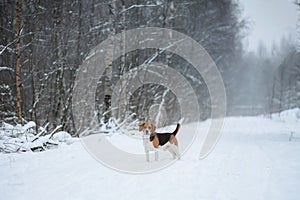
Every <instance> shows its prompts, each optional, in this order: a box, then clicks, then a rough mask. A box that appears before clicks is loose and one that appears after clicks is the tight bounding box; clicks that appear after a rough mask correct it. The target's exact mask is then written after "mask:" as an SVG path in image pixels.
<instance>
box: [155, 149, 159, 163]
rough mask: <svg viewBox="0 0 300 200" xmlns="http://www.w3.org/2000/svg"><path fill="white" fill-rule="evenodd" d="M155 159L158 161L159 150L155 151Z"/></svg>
mask: <svg viewBox="0 0 300 200" xmlns="http://www.w3.org/2000/svg"><path fill="white" fill-rule="evenodd" d="M155 161H158V151H155Z"/></svg>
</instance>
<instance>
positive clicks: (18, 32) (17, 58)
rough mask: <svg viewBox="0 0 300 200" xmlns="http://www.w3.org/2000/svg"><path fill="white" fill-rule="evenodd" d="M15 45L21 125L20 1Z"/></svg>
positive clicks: (18, 106) (18, 2) (18, 108)
mask: <svg viewBox="0 0 300 200" xmlns="http://www.w3.org/2000/svg"><path fill="white" fill-rule="evenodd" d="M16 25H17V43H16V89H17V115H18V124H22V108H21V66H20V56H21V50H20V32H21V0H18V1H17V23H16Z"/></svg>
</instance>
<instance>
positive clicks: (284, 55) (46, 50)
mask: <svg viewBox="0 0 300 200" xmlns="http://www.w3.org/2000/svg"><path fill="white" fill-rule="evenodd" d="M295 6H296V5H295ZM242 11H243V10H242V8H241V6H240V4H239V2H238V1H234V0H218V1H206V0H126V1H125V0H84V1H83V0H74V1H68V0H43V1H39V0H1V2H0V15H1V16H0V20H1V25H0V32H1V34H0V35H1V40H0V120H1V122H6V123H10V124H17V123H19V124H22V123H26V122H28V121H34V122H35V123H36V124H37V127H40V126H42V127H45V125H47V126H46V127H47V129H49V130H52V129H54V128H55V127H57V126H59V125H61V126H62V129H63V130H65V131H68V132H70V133H72V134H73V135H74V136H75V135H76V134H77V133H76V124H74V119H73V115H72V97H73V88H74V84H75V79H76V73H77V72H78V69H79V67H80V66H81V65H82V63H83V62H84V60H85V59H86V58H87V57H88V55H89V53H90V51H91V49H93V48H94V47H96V46H97V45H98V44H100V43H101V42H102V41H104V40H106V39H107V38H108V37H110V36H113V35H116V34H119V33H122V32H124V31H126V30H131V29H136V28H145V27H159V28H166V29H172V30H175V31H178V32H180V33H183V34H185V35H187V36H189V37H191V38H192V39H194V40H195V41H197V42H198V43H199V44H201V46H202V47H203V48H204V49H205V50H206V51H207V52H208V53H209V55H210V56H211V58H212V59H213V60H214V62H215V63H216V65H217V66H218V69H219V71H220V73H221V75H222V79H223V82H224V85H225V89H226V96H227V115H228V116H233V115H258V114H263V115H270V116H271V114H272V113H275V112H280V111H283V110H286V109H290V108H295V107H299V106H300V56H299V54H300V50H299V49H300V48H299V44H298V47H297V42H296V41H294V40H292V39H290V38H288V37H287V38H282V40H281V43H280V44H279V45H276V44H274V45H273V47H272V49H271V51H268V50H267V49H266V47H265V46H264V45H263V44H261V45H260V46H259V48H258V50H257V52H247V51H245V49H244V47H243V45H242V39H243V38H244V37H246V36H247V33H248V31H249V29H250V24H249V21H248V20H247V19H244V18H243V17H242V15H241V13H242ZM127 37H130V35H124V40H125V39H126V38H127ZM123 48H126V46H124V47H123ZM297 48H298V49H297ZM107 51H110V54H111V57H110V58H109V59H110V60H109V61H110V62H109V64H108V65H107V66H106V67H105V71H104V73H103V75H102V76H101V77H99V81H98V85H97V91H96V95H95V96H96V97H95V98H96V104H95V105H94V106H95V108H96V111H97V113H96V118H97V121H98V123H99V126H103V125H105V124H107V123H108V122H109V121H110V119H112V118H114V119H117V122H118V123H120V124H122V123H123V122H124V121H126V122H128V123H129V122H132V121H134V120H149V119H150V117H151V116H150V115H152V118H153V115H158V113H160V115H163V116H158V117H154V118H155V119H156V120H157V121H162V120H161V119H162V118H164V119H167V120H164V121H163V122H161V124H160V126H165V125H168V124H171V123H174V121H176V120H178V118H179V117H180V116H179V115H180V113H179V111H178V109H179V108H178V107H179V106H178V101H177V99H176V96H175V95H174V93H172V91H169V90H168V88H166V87H164V86H161V85H158V84H146V85H144V86H143V87H140V88H138V89H137V90H136V91H135V92H134V93H133V94H128V95H131V96H130V102H128V108H127V116H123V115H118V113H117V114H114V113H113V112H112V110H114V109H115V108H113V107H112V105H111V96H112V90H113V86H114V85H115V84H116V83H117V82H118V81H119V80H120V77H121V76H122V74H124V73H126V72H128V71H130V70H132V69H135V68H136V67H138V66H140V65H141V64H143V63H147V64H151V63H154V62H160V63H163V64H165V65H168V66H170V67H171V68H173V69H175V70H176V71H178V72H179V73H180V74H182V75H183V76H184V77H185V78H186V80H188V82H189V83H190V85H191V86H192V88H193V89H194V91H196V92H195V93H196V95H197V100H198V103H199V105H200V106H201V113H199V115H200V118H201V119H202V120H205V119H207V118H210V116H211V102H210V95H209V91H208V89H207V86H206V83H205V81H203V77H201V75H200V74H198V73H197V72H195V70H194V69H193V67H192V66H191V64H190V63H188V62H187V61H185V60H184V59H183V58H181V57H179V56H178V55H175V54H172V53H170V52H168V51H160V52H159V53H157V52H158V50H157V49H140V50H136V51H132V52H128V53H126V54H124V55H122V56H120V57H116V58H115V57H114V48H113V47H112V48H110V49H108V50H107ZM153 55H156V56H155V57H154V59H151V58H153ZM162 104H163V107H164V108H163V111H162V110H160V109H162V108H161V107H160V106H159V105H162ZM154 105H156V106H154ZM153 106H154V107H153ZM150 108H154V109H152V110H151V109H150Z"/></svg>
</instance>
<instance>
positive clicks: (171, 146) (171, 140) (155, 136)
mask: <svg viewBox="0 0 300 200" xmlns="http://www.w3.org/2000/svg"><path fill="white" fill-rule="evenodd" d="M180 127H181V125H180V122H179V123H178V124H177V126H176V129H175V131H174V132H172V133H156V132H155V129H156V127H155V125H154V124H152V123H149V122H143V123H141V124H140V125H139V131H142V132H143V144H144V148H145V152H146V160H147V161H148V162H149V152H150V151H155V160H156V161H157V160H158V149H159V147H162V148H163V150H168V151H169V152H170V153H171V154H172V155H173V158H174V159H175V158H176V157H177V158H178V159H180V154H179V150H178V141H177V138H176V134H177V133H178V131H179V129H180Z"/></svg>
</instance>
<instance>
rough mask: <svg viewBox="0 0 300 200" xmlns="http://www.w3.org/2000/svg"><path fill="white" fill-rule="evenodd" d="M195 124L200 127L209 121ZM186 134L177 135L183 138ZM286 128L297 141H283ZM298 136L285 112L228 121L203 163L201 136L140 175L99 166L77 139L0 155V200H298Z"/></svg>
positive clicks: (298, 126)
mask: <svg viewBox="0 0 300 200" xmlns="http://www.w3.org/2000/svg"><path fill="white" fill-rule="evenodd" d="M185 126H188V127H189V128H193V127H192V125H185ZM200 126H201V127H200V128H202V129H203V130H205V129H207V127H208V126H209V122H208V121H206V122H204V123H201V125H200ZM185 131H187V129H182V131H181V132H180V137H181V139H182V137H183V136H184V134H186V132H185ZM292 131H293V132H295V138H293V139H292V140H291V141H289V137H290V132H292ZM297 131H298V132H297ZM299 131H300V123H299V119H296V118H294V117H290V115H289V117H287V116H286V117H285V116H283V118H276V119H272V120H270V119H268V118H264V117H232V118H227V119H226V121H225V124H224V129H223V135H222V138H221V140H220V141H219V143H218V144H217V146H216V148H215V149H214V151H213V152H212V153H211V154H210V155H209V156H208V157H207V158H206V159H204V160H198V155H199V151H200V147H201V144H202V142H203V137H202V136H200V137H197V139H196V140H195V142H194V144H193V145H192V146H191V148H190V149H188V151H187V152H186V153H185V154H184V155H183V157H182V159H181V160H179V161H177V162H176V163H175V164H173V165H171V166H169V167H168V168H165V169H163V170H160V171H158V172H155V173H150V174H142V175H132V174H125V173H120V172H117V171H114V170H111V169H109V168H107V167H104V166H103V165H102V164H100V163H99V162H97V161H96V160H95V159H93V157H92V156H91V155H90V154H89V153H88V152H87V151H86V150H85V149H84V147H83V146H82V144H81V142H80V141H79V140H78V141H77V142H74V143H73V144H72V145H65V146H61V147H59V148H58V149H55V150H50V151H46V152H41V153H24V154H0V199H1V200H13V199H28V200H35V199H36V200H38V199H46V200H47V199H49V200H53V199H72V200H74V199H132V198H134V199H139V200H141V199H164V200H165V199H197V200H198V199H208V200H212V199H222V200H224V199H243V200H244V199H249V200H250V199H251V200H252V199H256V200H260V199H261V200H263V199H272V200H279V199H282V200H293V199H294V200H296V199H299V194H300V193H299V188H300V156H299V155H300V139H299V137H300V132H299ZM125 137H127V136H125V135H115V136H112V137H111V138H110V140H111V141H112V143H118V142H119V141H126V140H127V139H126V138H125ZM178 137H179V136H178ZM180 137H179V141H180ZM139 142H140V141H138V140H130V141H128V143H127V145H126V144H120V145H121V146H122V145H123V148H127V147H128V146H129V147H130V148H129V151H139V150H143V148H142V147H141V145H142V144H141V143H139ZM135 148H136V149H135ZM150 164H151V163H150Z"/></svg>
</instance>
